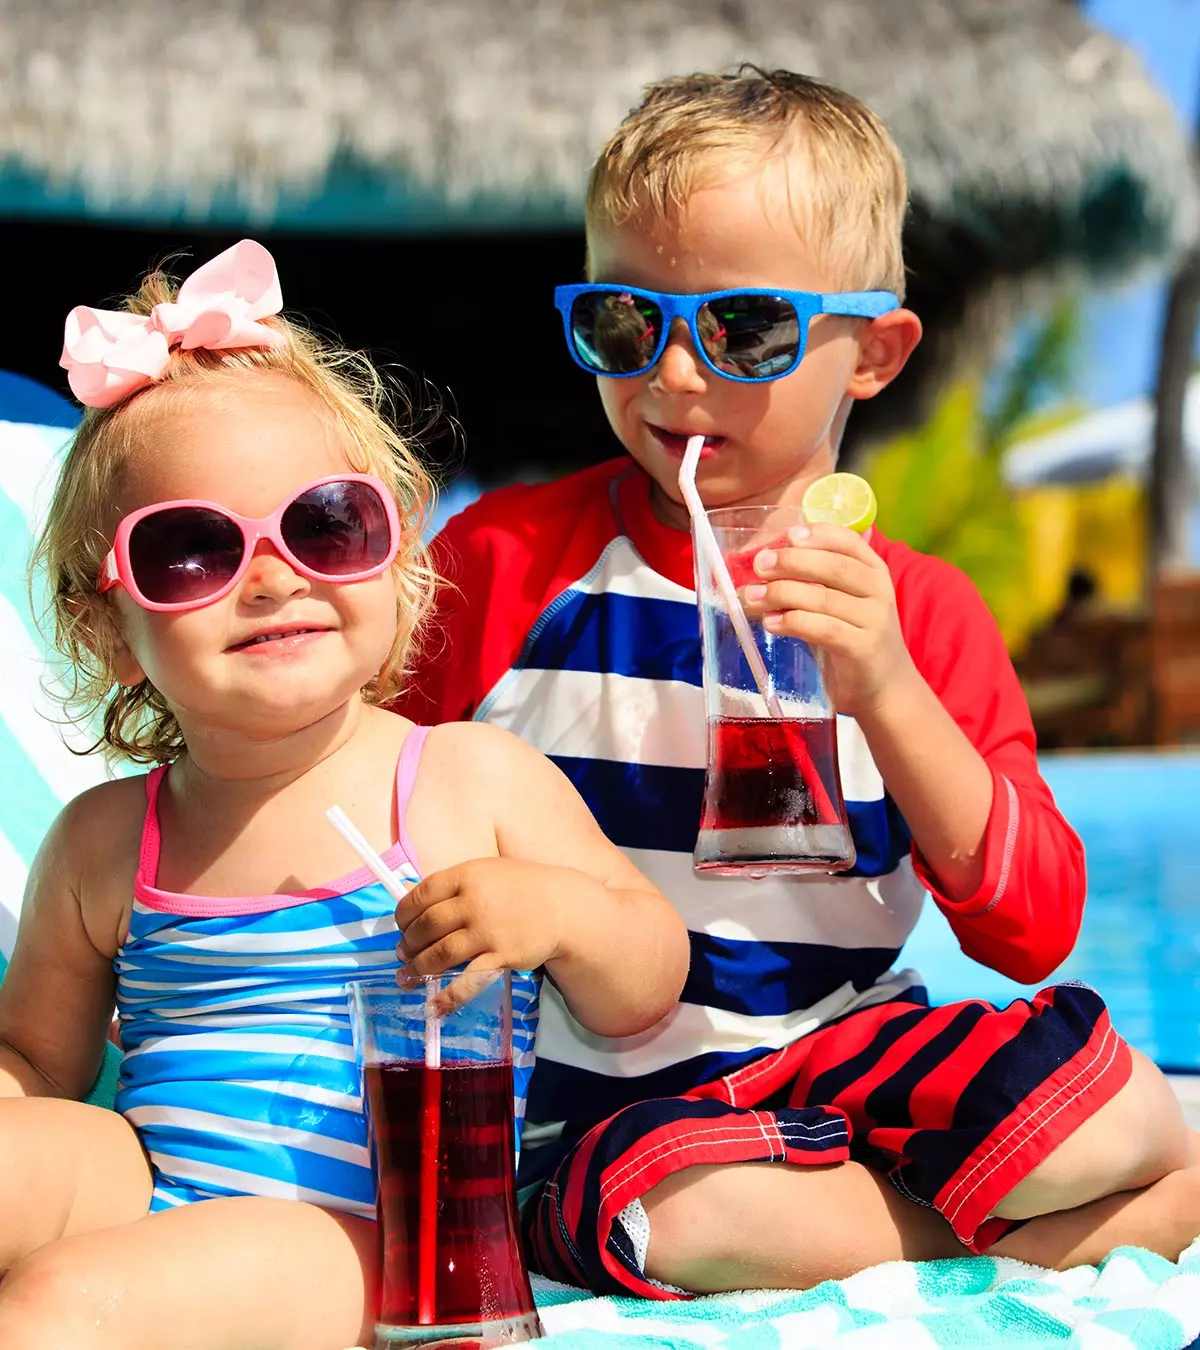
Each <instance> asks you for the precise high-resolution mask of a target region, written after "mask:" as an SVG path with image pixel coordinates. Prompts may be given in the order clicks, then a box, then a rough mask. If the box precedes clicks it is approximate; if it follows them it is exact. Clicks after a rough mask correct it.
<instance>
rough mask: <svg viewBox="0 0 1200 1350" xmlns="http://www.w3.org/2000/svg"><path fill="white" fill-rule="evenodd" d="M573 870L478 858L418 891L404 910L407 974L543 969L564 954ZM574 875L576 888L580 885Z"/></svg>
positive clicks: (399, 918) (400, 908)
mask: <svg viewBox="0 0 1200 1350" xmlns="http://www.w3.org/2000/svg"><path fill="white" fill-rule="evenodd" d="M565 871H566V869H565V868H561V867H550V866H547V865H546V864H544V863H532V862H520V861H518V860H516V859H514V858H476V859H474V860H472V861H471V862H465V863H459V864H458V865H457V866H455V867H447V868H445V869H444V870H443V871H441V872H434V873H433V875H432V876H428V877H426V878H425V879H424V880H423V881H421V882H420V883H418V884H417V885H416V886H414V887H413V888H412V890H411V891H409V893H408V894H407V895H406V896H405V897H404V900H403V901H402V902H401V903H400V904H399V905H397V907H396V924H397V926H398V927H399V929H400V931H401V933H402V934H403V937H402V940H401V942H400V944H399V946H398V948H397V951H398V952H399V954H400V958H401V960H403V961H404V962H405V967H404V973H405V974H406V975H438V974H440V973H441V972H442V971H444V970H450V969H451V968H453V967H454V966H468V967H470V968H474V969H476V970H536V969H537V967H538V966H542V965H545V964H546V962H547V961H551V960H553V959H554V957H555V956H557V955H559V950H560V945H561V937H562V923H563V918H564V904H563V896H564V895H565V894H566V893H568V892H569V890H570V886H568V885H564V880H565V878H564V873H565ZM578 883H579V877H578V876H573V877H572V878H571V879H570V885H573V886H576V887H577V886H578Z"/></svg>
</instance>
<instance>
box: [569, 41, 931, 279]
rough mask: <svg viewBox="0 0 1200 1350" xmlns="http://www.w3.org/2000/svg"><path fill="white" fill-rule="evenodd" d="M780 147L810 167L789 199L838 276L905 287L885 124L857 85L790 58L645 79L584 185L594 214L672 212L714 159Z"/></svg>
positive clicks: (702, 180)
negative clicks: (855, 91)
mask: <svg viewBox="0 0 1200 1350" xmlns="http://www.w3.org/2000/svg"><path fill="white" fill-rule="evenodd" d="M764 147H765V148H766V150H767V152H768V153H770V152H772V151H777V150H778V151H782V152H783V153H784V154H786V156H787V158H788V161H789V164H790V165H794V166H795V167H796V168H797V169H798V170H799V171H800V174H801V175H802V184H801V187H800V194H799V195H800V196H801V197H802V199H803V204H802V205H801V204H799V203H797V201H796V199H795V198H796V194H795V193H790V194H789V211H790V212H791V214H792V216H793V219H794V220H795V223H796V225H797V228H798V229H799V230H800V231H801V232H802V234H803V235H804V237H805V238H806V239H807V240H808V241H809V242H810V243H811V244H812V246H813V247H814V248H815V249H817V250H819V251H820V254H821V257H822V258H823V260H824V261H825V262H826V263H827V265H828V266H829V267H830V269H831V271H832V272H833V274H834V276H835V277H836V279H837V284H838V285H840V286H843V287H844V288H846V289H849V290H889V291H894V292H895V294H896V295H897V296H898V297H899V298H900V299H903V298H904V255H903V249H902V245H901V231H902V228H903V224H904V214H905V209H906V206H907V202H908V181H907V178H906V176H905V172H904V161H903V159H902V158H901V155H900V151H899V150H898V149H897V147H896V143H895V141H893V140H892V138H891V136H890V135H889V133H888V131H887V128H886V127H885V126H884V125H883V123H882V122H881V121H880V120H879V118H878V117H876V116H875V114H874V113H873V112H871V110H870V109H869V108H868V107H867V106H866V105H865V104H863V103H861V102H860V101H859V100H858V99H856V98H854V97H853V95H851V94H847V93H846V92H845V91H844V90H841V89H837V88H835V87H834V86H833V85H829V84H822V83H821V82H820V81H819V80H813V79H809V78H808V77H807V76H805V75H793V74H791V73H790V72H788V71H786V70H776V71H772V72H770V73H767V72H766V71H762V70H759V69H758V68H757V67H755V66H742V67H741V68H740V70H739V71H738V73H737V74H736V75H681V76H677V77H674V78H671V79H666V80H659V81H657V82H656V83H654V84H651V85H648V86H647V87H646V89H645V92H644V94H643V96H642V101H641V103H640V104H639V105H638V106H637V107H636V108H634V109H633V111H632V112H631V113H630V114H629V116H628V117H626V119H625V120H624V122H622V123H621V125H620V126H619V127H618V128H617V130H616V131H615V132H614V133H613V135H612V137H611V138H610V139H609V141H608V144H607V145H605V147H604V148H603V149H602V150H601V151H600V154H599V156H598V157H597V159H596V162H595V164H593V166H592V171H591V174H590V176H589V178H588V186H587V225H588V230H589V232H590V231H591V230H592V229H594V228H595V227H597V226H602V225H606V224H607V225H617V226H619V225H622V224H625V223H626V222H627V221H629V220H631V219H634V218H636V217H637V216H639V215H640V214H642V213H643V212H650V213H651V214H653V215H656V216H659V217H661V218H664V219H667V218H670V216H671V215H672V214H673V213H676V212H678V211H679V210H680V209H681V208H682V207H683V206H684V205H685V204H686V203H687V201H688V198H689V197H690V196H691V194H692V193H693V192H694V191H695V190H696V188H698V187H701V186H706V185H707V184H709V183H710V182H711V181H712V178H713V173H714V168H715V167H716V165H717V163H725V164H728V163H729V161H731V160H733V161H738V160H747V159H749V158H750V157H751V156H754V158H755V159H756V160H757V161H758V162H761V160H762V153H763V150H764Z"/></svg>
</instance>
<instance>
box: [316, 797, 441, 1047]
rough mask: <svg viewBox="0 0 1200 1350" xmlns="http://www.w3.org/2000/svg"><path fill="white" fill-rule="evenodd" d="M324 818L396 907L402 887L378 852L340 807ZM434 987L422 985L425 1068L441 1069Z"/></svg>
mask: <svg viewBox="0 0 1200 1350" xmlns="http://www.w3.org/2000/svg"><path fill="white" fill-rule="evenodd" d="M325 819H326V820H327V821H329V823H330V824H331V825H332V826H333V828H334V829H335V830H337V832H338V833H339V834H340V835H341V836H342V838H343V839H345V841H346V843H348V844H349V845H350V847H351V848H352V849H353V850H354V851H355V853H357V854H358V856H359V857H360V858H361V859H362V860H363V863H364V864H365V865H366V866H367V867H368V868H370V870H371V871H372V872H373V873H374V875H375V879H376V880H377V881H378V882H379V884H380V885H381V886H382V887H383V889H384V890H385V891H387V893H388V895H389V896H390V897H391V898H392V899H393V900H394V901H395V902H396V903H397V904H399V903H400V902H401V900H403V899H404V887H403V886H401V884H400V883H399V882H398V881H397V880H396V874H395V873H394V872H393V871H392V869H391V868H390V867H389V866H388V865H387V863H385V862H384V861H383V859H382V858H381V857H380V856H379V854H378V853H376V852H375V850H374V849H373V848H372V847H371V845H370V844H369V843H367V839H366V836H365V835H364V834H363V833H362V831H361V830H359V828H358V826H357V825H355V824H354V822H353V821H352V820H351V819H350V817H349V816H348V815H347V814H346V813H345V811H343V810H342V808H341V807H340V806H331V807H330V808H329V810H328V811H326V812H325ZM434 998H435V994H434V986H433V985H432V984H431V983H427V984H426V986H425V1067H426V1068H428V1069H440V1068H441V1067H442V1020H441V1018H440V1017H439V1016H438V1013H437V1011H436V1009H435V1007H434Z"/></svg>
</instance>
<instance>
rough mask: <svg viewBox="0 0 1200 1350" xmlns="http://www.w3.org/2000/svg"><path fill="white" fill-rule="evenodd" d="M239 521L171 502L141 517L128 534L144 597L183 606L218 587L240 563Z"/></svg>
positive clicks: (132, 557) (130, 549) (217, 589)
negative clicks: (165, 507) (171, 504)
mask: <svg viewBox="0 0 1200 1350" xmlns="http://www.w3.org/2000/svg"><path fill="white" fill-rule="evenodd" d="M244 549H245V542H244V540H243V539H242V532H241V530H240V529H239V528H238V527H237V525H236V524H235V523H234V522H233V521H232V520H230V519H229V517H228V516H223V515H221V514H220V513H219V512H217V511H209V510H207V509H206V508H204V507H202V506H173V507H170V508H169V509H167V510H165V511H155V512H154V513H153V514H152V515H149V516H144V517H143V518H142V519H141V520H139V521H138V523H137V524H136V525H135V526H134V527H133V529H132V530H131V531H130V533H129V563H130V567H131V568H132V571H133V575H134V578H135V579H136V581H137V584H138V587H139V589H140V590H141V592H142V594H143V595H144V596H145V597H146V599H147V600H150V601H153V602H154V603H155V604H159V605H177V604H187V603H188V602H189V601H194V600H203V599H205V598H206V597H207V596H210V595H215V594H216V593H217V591H219V590H220V589H221V587H222V586H224V585H225V583H226V582H227V581H228V580H229V579H230V577H232V576H233V575H234V573H236V572H237V570H238V567H239V566H240V565H241V561H242V553H243V551H244Z"/></svg>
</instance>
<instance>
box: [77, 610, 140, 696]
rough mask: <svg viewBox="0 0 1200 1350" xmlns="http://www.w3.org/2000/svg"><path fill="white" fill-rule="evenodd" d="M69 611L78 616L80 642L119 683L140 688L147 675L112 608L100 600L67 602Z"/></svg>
mask: <svg viewBox="0 0 1200 1350" xmlns="http://www.w3.org/2000/svg"><path fill="white" fill-rule="evenodd" d="M67 608H68V609H69V610H70V611H71V613H72V614H73V615H74V616H75V622H76V632H77V633H78V636H79V639H80V641H81V642H82V643H83V644H84V646H85V647H86V648H87V649H88V651H89V652H91V654H92V655H93V656H94V657H95V658H96V660H97V661H100V662H101V663H102V664H103V665H104V666H105V668H106V669H107V670H108V671H109V673H110V674H111V675H112V677H113V679H114V680H115V681H116V683H117V684H121V685H126V686H128V687H129V688H132V687H133V686H134V685H138V684H141V683H142V681H143V680H144V679H145V678H146V672H145V671H144V670H143V669H142V667H141V664H140V663H139V661H138V659H137V657H136V656H134V654H133V652H132V651H131V650H130V648H129V644H128V643H127V642H126V641H125V637H124V635H123V634H122V632H121V628H120V624H119V623H118V622H117V615H116V614H115V613H114V612H113V607H112V606H111V605H109V604H106V603H105V602H104V601H103V600H101V599H100V598H99V596H97V597H96V598H95V599H92V600H68V601H67Z"/></svg>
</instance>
